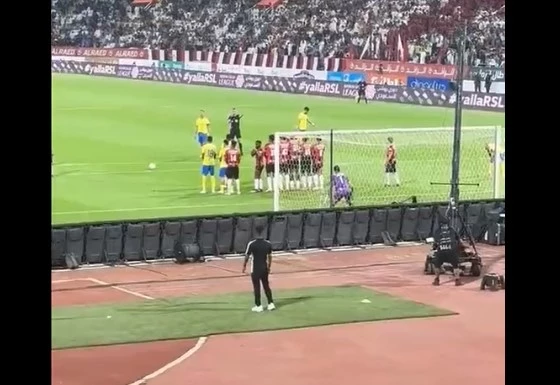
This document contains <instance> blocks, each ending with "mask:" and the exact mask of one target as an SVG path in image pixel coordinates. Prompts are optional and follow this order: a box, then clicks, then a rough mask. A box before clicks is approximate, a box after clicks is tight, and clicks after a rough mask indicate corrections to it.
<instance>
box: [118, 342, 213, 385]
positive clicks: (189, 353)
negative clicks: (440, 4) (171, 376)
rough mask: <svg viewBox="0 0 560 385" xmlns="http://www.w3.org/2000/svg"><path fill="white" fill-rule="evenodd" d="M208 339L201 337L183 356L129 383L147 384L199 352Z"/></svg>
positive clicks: (133, 384) (135, 384)
mask: <svg viewBox="0 0 560 385" xmlns="http://www.w3.org/2000/svg"><path fill="white" fill-rule="evenodd" d="M206 341H208V337H200V338H199V339H198V341H196V345H194V346H193V347H192V348H190V349H189V350H187V352H186V353H185V354H183V355H182V356H180V357H179V358H177V359H176V360H173V361H171V362H170V363H168V364H167V365H165V366H162V367H161V368H159V369H158V370H156V371H155V372H153V373H150V374H148V375H147V376H145V377H142V378H141V379H139V380H138V381H135V382H132V383H130V384H129V385H145V384H147V382H148V381H149V380H153V379H154V378H156V377H157V376H160V375H162V374H163V373H165V372H167V371H168V370H169V369H172V368H174V367H175V366H177V365H179V364H181V363H182V362H183V361H185V360H186V359H187V358H189V357H191V356H192V355H194V354H195V353H196V352H198V351H199V350H200V348H202V346H203V345H204V344H205V343H206Z"/></svg>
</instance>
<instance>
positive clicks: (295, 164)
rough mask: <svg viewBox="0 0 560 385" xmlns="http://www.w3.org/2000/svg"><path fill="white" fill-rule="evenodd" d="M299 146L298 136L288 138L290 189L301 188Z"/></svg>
mask: <svg viewBox="0 0 560 385" xmlns="http://www.w3.org/2000/svg"><path fill="white" fill-rule="evenodd" d="M300 161H301V146H300V143H299V138H298V137H295V136H294V137H292V138H290V189H292V190H293V189H296V190H299V189H300V188H301V179H300V177H301V175H300Z"/></svg>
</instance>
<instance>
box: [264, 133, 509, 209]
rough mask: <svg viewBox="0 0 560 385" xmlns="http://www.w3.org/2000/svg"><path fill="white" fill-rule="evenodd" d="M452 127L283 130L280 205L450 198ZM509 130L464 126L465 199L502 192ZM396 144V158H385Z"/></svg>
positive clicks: (277, 183)
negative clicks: (391, 160) (505, 139)
mask: <svg viewBox="0 0 560 385" xmlns="http://www.w3.org/2000/svg"><path fill="white" fill-rule="evenodd" d="M453 131H454V130H453V127H439V128H405V129H384V130H330V131H310V132H305V133H300V132H277V133H275V146H274V171H275V175H274V178H273V180H274V186H273V191H274V210H275V211H289V210H301V209H319V208H330V207H334V206H339V205H340V206H344V205H347V203H348V202H347V200H350V202H351V204H352V205H353V206H371V205H384V204H391V203H395V202H396V203H405V202H410V201H411V200H412V197H415V198H414V199H416V200H417V201H418V202H440V201H441V202H445V201H447V200H448V197H449V192H450V185H449V182H450V178H451V167H452V153H453ZM504 135H505V130H504V128H503V127H494V126H487V127H463V128H462V129H461V152H460V172H459V182H460V183H461V185H460V188H459V190H460V198H461V200H471V199H490V198H499V197H503V196H504V191H505V190H504V182H505V141H504ZM391 141H392V151H393V153H394V160H395V161H394V162H390V161H388V159H387V158H388V157H389V158H391V154H388V151H389V152H390V151H391V148H390V144H391V143H390V142H391ZM496 154H497V155H496ZM495 159H497V162H495V161H494V160H495ZM335 185H340V186H335ZM347 185H349V186H350V188H347V187H348V186H347ZM337 189H339V190H340V191H335V190H337ZM346 190H350V191H349V192H348V191H346Z"/></svg>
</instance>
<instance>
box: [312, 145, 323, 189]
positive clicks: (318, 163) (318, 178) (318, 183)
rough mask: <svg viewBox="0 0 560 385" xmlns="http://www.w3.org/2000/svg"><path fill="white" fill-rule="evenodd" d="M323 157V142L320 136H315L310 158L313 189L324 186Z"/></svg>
mask: <svg viewBox="0 0 560 385" xmlns="http://www.w3.org/2000/svg"><path fill="white" fill-rule="evenodd" d="M324 157H325V144H324V143H323V140H322V139H321V138H317V141H316V142H315V144H314V145H313V150H312V158H313V170H312V171H313V180H314V183H313V184H314V186H313V189H314V190H316V189H319V188H320V189H323V188H324V186H325V180H324V178H323V163H324Z"/></svg>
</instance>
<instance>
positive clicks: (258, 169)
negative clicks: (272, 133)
mask: <svg viewBox="0 0 560 385" xmlns="http://www.w3.org/2000/svg"><path fill="white" fill-rule="evenodd" d="M251 156H252V157H253V158H255V174H254V181H253V182H254V189H253V192H262V191H263V181H262V178H261V176H262V172H263V169H264V164H265V156H264V148H262V142H261V141H260V140H257V141H256V142H255V148H254V149H253V150H252V151H251Z"/></svg>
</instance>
